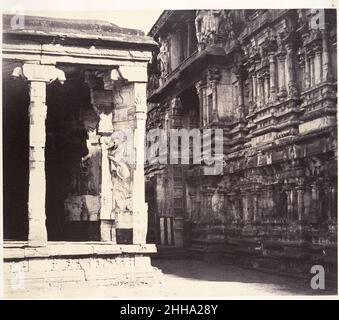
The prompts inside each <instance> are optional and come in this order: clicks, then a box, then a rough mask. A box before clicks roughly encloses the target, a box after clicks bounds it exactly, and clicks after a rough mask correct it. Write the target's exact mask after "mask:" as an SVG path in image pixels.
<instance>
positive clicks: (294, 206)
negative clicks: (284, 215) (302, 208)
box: [290, 187, 298, 220]
mask: <svg viewBox="0 0 339 320" xmlns="http://www.w3.org/2000/svg"><path fill="white" fill-rule="evenodd" d="M293 188H294V187H292V189H291V191H290V196H291V212H290V213H291V220H295V216H296V214H295V213H296V209H297V204H298V201H297V200H298V199H297V192H296V190H295V189H293Z"/></svg>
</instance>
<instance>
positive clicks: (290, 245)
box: [146, 9, 337, 272]
mask: <svg viewBox="0 0 339 320" xmlns="http://www.w3.org/2000/svg"><path fill="white" fill-rule="evenodd" d="M187 21H190V24H187ZM194 28H195V39H193V38H194V37H192V29H193V30H194ZM179 29H180V32H179V31H178V30H179ZM178 34H181V38H180V39H181V40H180V39H178ZM150 35H151V36H153V37H154V39H155V40H156V41H160V42H161V41H163V39H170V48H171V49H170V50H169V51H168V52H169V54H168V55H167V59H168V61H170V63H171V67H170V68H169V69H168V73H166V74H164V73H161V76H160V84H159V85H156V86H153V87H152V86H150V87H149V90H148V102H149V112H148V119H147V128H148V130H150V129H152V128H156V127H158V128H163V129H165V130H166V132H168V133H169V130H170V129H173V128H199V129H200V130H203V129H206V128H211V129H215V128H219V129H222V130H223V161H224V168H223V173H222V174H220V175H216V176H211V175H205V174H204V171H203V170H202V169H203V165H193V164H192V165H180V163H179V164H178V165H172V164H167V165H164V164H163V165H159V164H158V165H157V164H148V165H147V167H146V173H147V181H148V182H147V190H148V193H146V197H147V199H148V201H149V206H150V212H149V215H150V219H153V220H152V221H153V226H152V227H151V226H150V228H151V229H150V230H153V233H152V234H151V235H150V237H153V238H154V239H155V240H156V241H157V242H158V243H159V244H164V245H165V244H166V245H175V246H184V247H186V248H187V249H189V250H190V251H191V252H193V253H197V254H198V255H200V254H203V253H205V254H206V253H210V254H212V253H215V254H216V255H217V257H218V259H219V258H220V259H222V258H226V259H232V261H239V263H240V262H241V263H244V264H246V265H250V266H256V267H262V268H271V269H272V268H274V269H277V268H278V269H279V270H280V271H284V270H289V271H292V270H299V271H301V270H302V271H305V272H309V266H310V265H312V264H315V263H321V264H323V265H325V266H326V268H327V269H328V270H330V271H335V270H336V259H337V257H336V246H337V236H336V235H337V119H336V112H337V100H336V93H337V90H336V81H337V80H336V67H337V61H336V52H337V48H336V13H335V10H321V9H317V10H315V9H314V10H313V9H312V10H311V9H303V10H197V11H165V12H164V13H163V14H162V16H161V17H160V18H159V20H158V22H157V23H156V24H155V25H154V27H153V28H152V29H151V31H150ZM189 35H190V36H189ZM190 37H191V38H190ZM187 42H189V43H190V45H189V46H188V45H187ZM178 43H179V44H181V49H176V51H175V52H174V53H173V51H172V47H173V46H175V47H176V48H177V47H178ZM187 47H190V48H191V49H190V51H188V50H187ZM160 51H161V50H160ZM178 52H184V53H185V52H186V55H185V54H184V55H181V54H179V53H178ZM188 52H189V54H188ZM155 53H156V52H155ZM178 57H180V59H179V61H180V62H179V64H178ZM154 58H155V59H157V55H156V54H155V56H154ZM173 63H174V65H173ZM149 70H154V69H149ZM155 74H157V73H156V72H153V73H152V72H151V73H150V74H149V78H152V77H154V75H155ZM153 194H155V196H154V197H153V196H152V195H153Z"/></svg>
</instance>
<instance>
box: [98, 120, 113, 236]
mask: <svg viewBox="0 0 339 320" xmlns="http://www.w3.org/2000/svg"><path fill="white" fill-rule="evenodd" d="M99 125H100V124H99ZM101 134H103V133H101ZM111 134H112V132H111V133H107V135H103V136H101V138H100V147H101V193H100V196H101V197H100V221H101V223H100V240H101V241H112V242H116V235H115V234H112V232H113V233H114V231H115V226H112V222H111V220H115V217H114V216H112V210H113V197H112V177H111V172H110V166H109V159H108V148H109V146H110V143H111V137H110V135H111Z"/></svg>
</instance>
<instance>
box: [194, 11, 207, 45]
mask: <svg viewBox="0 0 339 320" xmlns="http://www.w3.org/2000/svg"><path fill="white" fill-rule="evenodd" d="M208 15H209V12H208V10H197V13H196V18H195V30H196V36H197V40H198V44H199V50H202V49H203V47H202V46H203V43H204V40H205V37H206V34H207V31H208V29H209V19H208Z"/></svg>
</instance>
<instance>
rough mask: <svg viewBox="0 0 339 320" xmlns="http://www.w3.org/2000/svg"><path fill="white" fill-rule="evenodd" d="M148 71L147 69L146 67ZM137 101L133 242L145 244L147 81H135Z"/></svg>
mask: <svg viewBox="0 0 339 320" xmlns="http://www.w3.org/2000/svg"><path fill="white" fill-rule="evenodd" d="M145 72H146V69H145ZM134 101H135V108H136V109H135V131H134V147H135V160H136V161H135V170H134V173H133V244H145V243H146V235H147V220H148V215H147V204H146V202H145V173H144V141H145V128H146V116H147V105H146V82H135V83H134Z"/></svg>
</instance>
